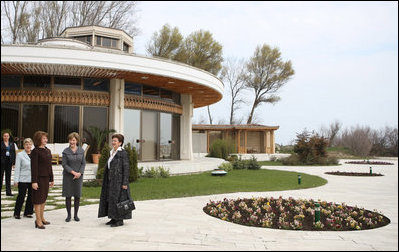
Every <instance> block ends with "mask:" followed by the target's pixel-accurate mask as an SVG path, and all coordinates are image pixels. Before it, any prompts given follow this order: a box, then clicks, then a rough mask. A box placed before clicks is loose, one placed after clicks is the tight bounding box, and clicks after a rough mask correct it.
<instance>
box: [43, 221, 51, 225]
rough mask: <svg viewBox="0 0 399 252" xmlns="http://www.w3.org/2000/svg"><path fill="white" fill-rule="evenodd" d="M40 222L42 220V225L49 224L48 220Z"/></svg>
mask: <svg viewBox="0 0 399 252" xmlns="http://www.w3.org/2000/svg"><path fill="white" fill-rule="evenodd" d="M42 222H43V225H49V224H50V222H49V221H42Z"/></svg>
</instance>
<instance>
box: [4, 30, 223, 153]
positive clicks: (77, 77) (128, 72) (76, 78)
mask: <svg viewBox="0 0 399 252" xmlns="http://www.w3.org/2000/svg"><path fill="white" fill-rule="evenodd" d="M132 51H133V39H132V38H131V37H130V36H129V35H128V34H126V33H125V32H124V31H122V30H118V29H112V28H104V27H100V26H85V27H70V28H66V29H65V30H64V31H63V33H62V34H61V37H57V38H48V39H43V40H39V41H38V42H37V43H35V44H13V45H1V129H5V128H9V129H11V130H12V131H13V134H14V136H16V137H18V138H19V139H24V138H26V137H32V136H33V133H34V132H35V131H37V130H43V131H46V132H48V133H49V142H50V143H65V142H67V136H68V134H69V133H70V132H72V131H76V132H79V133H80V135H81V136H83V137H84V138H87V136H88V133H87V132H88V129H89V127H90V126H96V127H99V128H101V129H104V128H108V129H115V130H116V131H117V132H118V133H122V134H124V135H125V142H130V143H131V144H132V145H133V146H135V147H136V148H137V150H138V153H139V159H140V160H141V161H154V160H176V159H188V160H190V159H192V157H193V155H192V153H193V151H192V125H191V118H192V113H193V108H198V107H202V106H207V105H210V104H213V103H215V102H217V101H219V100H220V99H222V96H223V83H222V82H221V81H220V80H219V79H218V78H217V77H216V76H214V75H212V74H211V73H209V72H206V71H203V70H201V69H198V68H195V67H192V66H189V65H186V64H182V63H179V62H175V61H171V60H168V59H162V58H154V57H144V56H137V55H134V54H133V53H132Z"/></svg>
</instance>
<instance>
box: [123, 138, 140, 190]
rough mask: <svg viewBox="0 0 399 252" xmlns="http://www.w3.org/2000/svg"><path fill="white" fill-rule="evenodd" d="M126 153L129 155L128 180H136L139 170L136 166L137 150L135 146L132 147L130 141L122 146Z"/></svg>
mask: <svg viewBox="0 0 399 252" xmlns="http://www.w3.org/2000/svg"><path fill="white" fill-rule="evenodd" d="M124 149H125V150H126V152H127V154H128V155H129V182H134V181H137V179H138V177H139V171H138V167H137V152H136V148H135V147H132V146H131V144H130V143H127V144H126V145H125V146H124Z"/></svg>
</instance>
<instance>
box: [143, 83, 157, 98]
mask: <svg viewBox="0 0 399 252" xmlns="http://www.w3.org/2000/svg"><path fill="white" fill-rule="evenodd" d="M143 95H146V96H152V97H159V88H156V87H150V86H145V85H143Z"/></svg>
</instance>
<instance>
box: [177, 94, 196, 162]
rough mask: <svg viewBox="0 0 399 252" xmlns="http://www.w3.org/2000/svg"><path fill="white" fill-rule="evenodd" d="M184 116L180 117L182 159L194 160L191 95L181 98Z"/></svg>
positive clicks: (184, 95) (183, 95)
mask: <svg viewBox="0 0 399 252" xmlns="http://www.w3.org/2000/svg"><path fill="white" fill-rule="evenodd" d="M180 100H181V104H182V106H183V114H182V116H181V117H180V159H185V160H192V159H193V132H192V124H191V118H192V116H193V107H194V106H193V103H192V97H191V95H190V94H182V95H181V96H180Z"/></svg>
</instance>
